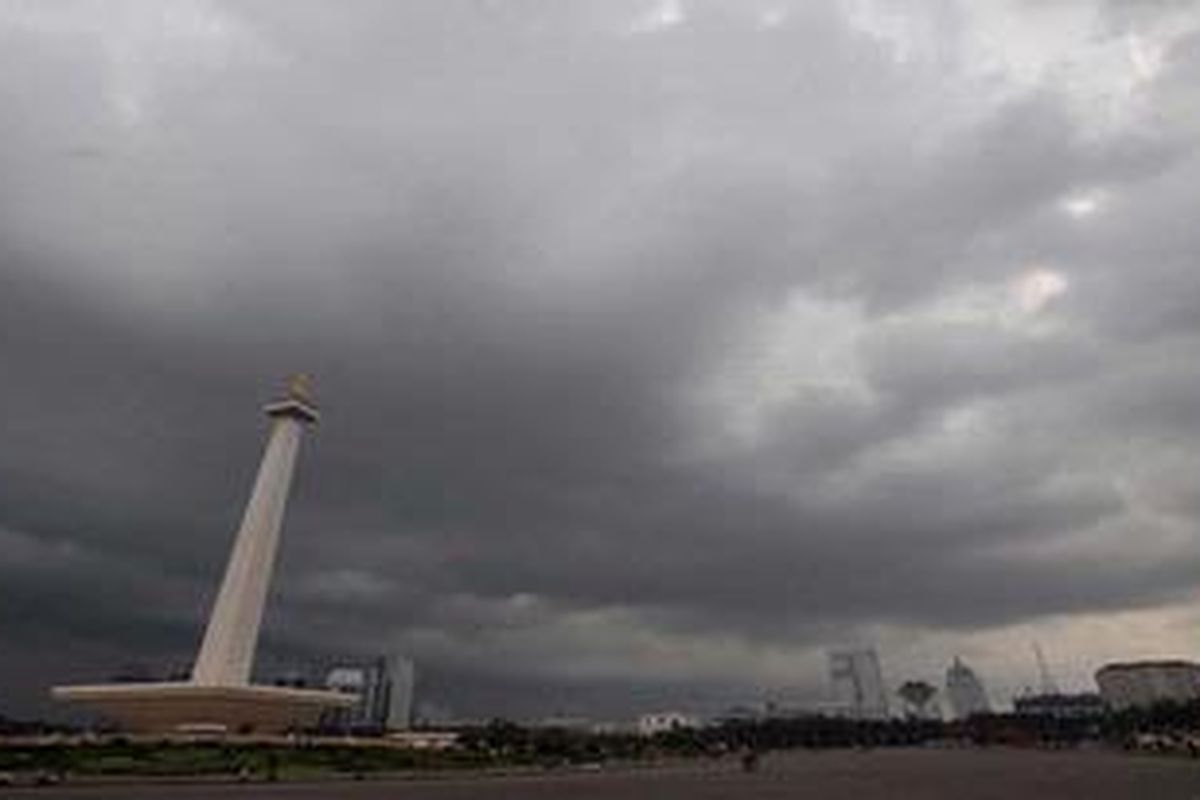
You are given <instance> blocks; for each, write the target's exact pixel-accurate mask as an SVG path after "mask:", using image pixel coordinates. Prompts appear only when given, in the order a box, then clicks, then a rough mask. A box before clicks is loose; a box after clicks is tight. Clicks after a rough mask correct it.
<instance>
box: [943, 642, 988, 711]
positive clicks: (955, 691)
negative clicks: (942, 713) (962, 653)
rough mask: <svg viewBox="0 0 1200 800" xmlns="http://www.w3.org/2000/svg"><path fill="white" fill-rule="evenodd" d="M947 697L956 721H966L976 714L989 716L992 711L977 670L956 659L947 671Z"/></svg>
mask: <svg viewBox="0 0 1200 800" xmlns="http://www.w3.org/2000/svg"><path fill="white" fill-rule="evenodd" d="M946 696H947V697H948V698H949V700H950V711H951V713H952V714H953V715H954V718H955V719H966V718H967V717H970V716H972V715H974V714H987V713H988V712H990V711H991V710H992V708H991V703H989V702H988V696H987V692H986V691H985V690H984V688H983V682H982V681H981V680H980V679H979V676H978V675H976V674H975V670H973V669H971V668H970V667H968V666H967V665H966V664H964V663H963V661H962V659H961V658H958V657H955V659H954V663H953V664H951V665H950V667H949V669H947V670H946Z"/></svg>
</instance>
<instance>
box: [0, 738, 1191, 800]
mask: <svg viewBox="0 0 1200 800" xmlns="http://www.w3.org/2000/svg"><path fill="white" fill-rule="evenodd" d="M0 797H3V798H6V799H7V798H9V797H12V798H16V799H17V800H24V799H25V798H31V797H44V798H48V799H49V798H80V800H83V799H84V798H86V799H87V800H150V798H166V799H167V800H206V799H207V798H211V797H227V798H231V800H242V799H243V798H244V800H268V799H270V798H276V799H277V800H343V799H345V800H391V798H396V800H543V799H545V800H549V798H569V799H570V800H601V798H630V799H631V800H643V799H644V800H675V799H676V798H678V800H708V799H709V798H731V800H742V799H743V798H747V799H750V800H752V799H753V798H764V799H765V798H801V799H802V800H804V799H806V798H812V799H813V800H885V798H886V799H887V800H892V799H893V798H896V799H902V800H1126V799H1128V800H1200V762H1192V761H1188V760H1185V759H1177V758H1166V757H1154V756H1128V755H1122V754H1118V753H1102V752H1061V753H1054V752H1033V751H1011V750H987V751H976V750H877V751H872V752H865V753H859V752H847V751H838V752H825V753H795V754H774V755H771V756H768V757H767V758H766V759H764V761H763V763H762V766H761V768H760V769H759V771H758V772H756V773H753V774H743V773H741V772H740V771H738V769H737V768H736V765H735V764H733V763H731V762H723V763H706V764H697V765H694V766H687V767H674V768H663V769H638V770H626V771H617V772H595V773H557V774H544V775H537V776H524V777H508V778H495V777H475V778H469V777H468V778H461V777H460V778H430V779H417V780H370V779H368V780H365V781H361V782H345V783H336V784H330V783H326V784H257V785H212V784H208V785H196V784H193V785H172V786H163V785H143V786H129V785H127V786H62V787H57V788H44V789H19V790H11V789H10V790H3V789H0Z"/></svg>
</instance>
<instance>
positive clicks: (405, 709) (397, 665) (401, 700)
mask: <svg viewBox="0 0 1200 800" xmlns="http://www.w3.org/2000/svg"><path fill="white" fill-rule="evenodd" d="M388 674H389V676H390V678H391V694H390V696H389V698H388V714H387V720H386V727H388V728H390V729H392V730H407V729H408V728H411V727H412V725H413V713H414V701H415V698H416V689H417V666H416V664H414V663H413V660H412V659H411V658H405V657H404V656H396V657H394V658H392V659H391V660H390V661H389V667H388Z"/></svg>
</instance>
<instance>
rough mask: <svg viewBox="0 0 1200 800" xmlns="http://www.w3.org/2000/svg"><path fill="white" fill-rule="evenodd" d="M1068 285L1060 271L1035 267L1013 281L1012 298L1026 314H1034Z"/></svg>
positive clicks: (1062, 292)
mask: <svg viewBox="0 0 1200 800" xmlns="http://www.w3.org/2000/svg"><path fill="white" fill-rule="evenodd" d="M1069 286H1070V284H1069V283H1068V281H1067V279H1066V277H1064V276H1063V275H1062V273H1059V272H1055V271H1053V270H1049V269H1035V270H1032V271H1030V272H1027V273H1025V274H1024V275H1022V276H1021V277H1019V278H1017V280H1016V281H1014V282H1013V286H1012V293H1013V299H1014V300H1015V301H1016V304H1017V307H1018V308H1020V309H1021V310H1022V311H1024V312H1025V313H1026V314H1036V313H1038V312H1039V311H1041V310H1042V309H1044V308H1045V307H1046V306H1047V305H1048V304H1049V303H1050V302H1051V301H1053V300H1054V299H1055V298H1056V297H1059V296H1060V295H1062V294H1065V293H1066V291H1067V289H1068V288H1069Z"/></svg>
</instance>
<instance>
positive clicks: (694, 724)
mask: <svg viewBox="0 0 1200 800" xmlns="http://www.w3.org/2000/svg"><path fill="white" fill-rule="evenodd" d="M637 727H638V733H639V734H641V735H642V736H654V735H656V734H659V733H670V732H671V731H678V730H686V729H689V728H698V727H700V720H698V719H697V718H696V717H694V716H692V715H691V714H684V713H683V712H681V711H661V712H658V713H655V714H643V715H642V716H640V717H638V725H637Z"/></svg>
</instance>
